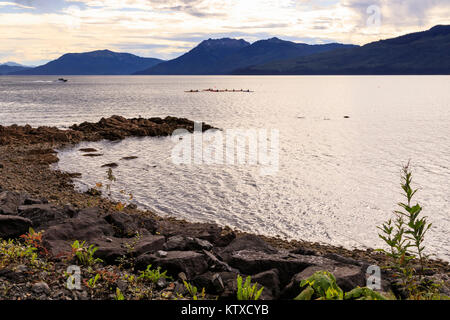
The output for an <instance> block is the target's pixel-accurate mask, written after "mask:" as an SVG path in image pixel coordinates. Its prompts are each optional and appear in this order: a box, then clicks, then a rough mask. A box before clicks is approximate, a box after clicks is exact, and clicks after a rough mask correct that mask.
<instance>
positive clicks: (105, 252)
mask: <svg viewBox="0 0 450 320" xmlns="http://www.w3.org/2000/svg"><path fill="white" fill-rule="evenodd" d="M91 244H92V245H94V246H96V247H97V251H95V254H94V255H95V257H96V258H99V259H102V260H103V261H104V262H106V263H108V264H116V263H118V258H121V257H124V256H126V255H127V252H128V251H127V248H126V246H125V242H124V239H120V238H114V237H109V238H100V239H94V240H92V242H91V243H89V245H91Z"/></svg>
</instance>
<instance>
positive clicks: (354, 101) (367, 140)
mask: <svg viewBox="0 0 450 320" xmlns="http://www.w3.org/2000/svg"><path fill="white" fill-rule="evenodd" d="M52 80H53V79H51V78H50V79H49V77H1V78H0V123H1V124H3V125H5V124H11V123H18V124H24V123H30V124H32V125H43V124H46V125H57V126H60V127H64V126H68V125H70V124H73V123H79V122H82V121H98V120H99V119H100V118H101V117H103V116H109V115H112V114H120V115H123V116H126V117H138V116H139V115H141V116H143V117H151V116H166V115H174V116H181V117H187V118H190V119H193V120H199V121H205V122H207V123H210V124H212V125H214V126H216V127H220V128H223V129H228V128H244V129H248V128H264V129H278V130H279V132H280V138H279V139H280V155H279V171H278V173H277V174H276V175H273V176H261V175H259V174H258V168H257V167H255V166H225V165H208V166H206V165H191V166H186V165H181V166H177V165H174V164H173V163H172V162H171V158H170V156H171V150H172V147H173V142H172V141H171V140H170V139H169V138H139V139H138V138H131V139H126V140H124V141H122V142H96V143H83V144H82V146H77V147H76V148H75V149H73V150H63V151H61V152H60V155H59V156H60V159H61V161H60V163H59V164H58V167H59V168H60V169H62V170H69V171H75V172H81V173H82V174H83V176H82V178H81V179H80V180H78V181H77V185H78V186H79V187H80V188H84V187H87V186H90V187H92V186H93V185H94V184H95V182H99V181H103V182H104V179H105V171H106V170H105V168H101V165H103V164H106V163H110V162H116V163H118V164H119V166H118V168H116V169H114V174H115V175H116V176H117V178H118V179H117V182H116V186H115V187H114V190H115V191H116V193H115V195H116V197H120V193H119V192H118V191H119V190H121V189H125V190H126V191H127V192H131V193H133V195H134V199H135V200H134V201H135V202H136V203H137V204H139V205H140V206H142V207H144V208H149V209H152V210H154V211H156V212H158V213H160V214H166V215H172V216H175V217H179V218H185V219H188V220H193V221H194V220H195V221H214V222H218V223H220V224H224V225H230V226H231V227H235V228H239V229H243V230H246V231H251V232H257V233H263V234H267V235H274V236H282V237H286V238H290V239H304V240H310V241H321V242H326V243H332V244H335V245H344V246H349V247H350V246H368V247H375V246H380V245H382V243H381V241H379V239H378V237H377V233H378V231H377V229H376V225H379V224H380V223H381V222H382V221H384V220H385V219H386V218H387V217H388V216H389V215H390V214H391V212H392V210H394V209H396V208H395V204H396V203H397V202H399V201H400V200H402V196H401V189H400V187H399V184H400V169H401V164H402V163H405V162H406V161H408V160H409V159H411V160H412V163H413V166H414V178H415V183H416V184H417V185H418V186H419V187H420V188H421V190H420V191H419V193H418V195H417V200H419V201H420V202H421V204H422V205H423V207H424V214H425V215H428V216H429V218H430V220H431V221H432V222H433V223H434V224H433V228H432V230H431V231H430V234H429V239H428V243H427V244H428V246H429V247H430V248H431V252H433V253H437V254H438V256H439V257H441V258H445V259H447V260H449V259H450V245H449V242H448V236H447V233H448V231H449V229H450V212H449V210H448V208H449V207H450V206H449V204H450V201H449V198H448V194H449V191H450V186H449V183H448V181H449V178H450V171H449V168H450V135H449V133H450V132H449V126H448V122H449V119H450V92H449V91H448V87H450V86H449V85H450V77H208V76H206V77H69V82H67V83H66V84H62V83H53V82H48V83H44V82H42V83H38V82H36V81H52ZM211 87H217V88H231V89H232V88H236V89H240V88H245V89H247V88H249V89H251V90H253V91H254V92H252V93H239V92H238V93H220V92H219V93H215V92H214V93H213V92H199V93H185V92H184V91H186V90H190V89H203V88H211ZM81 147H94V148H96V149H99V150H101V153H103V154H104V156H103V157H95V158H90V157H83V156H82V153H81V152H79V151H78V149H79V148H81ZM126 156H138V158H137V159H134V160H129V161H126V160H120V159H121V158H122V157H126Z"/></svg>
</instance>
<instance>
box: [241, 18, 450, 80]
mask: <svg viewBox="0 0 450 320" xmlns="http://www.w3.org/2000/svg"><path fill="white" fill-rule="evenodd" d="M233 74H243V75H253V74H258V75H276V74H283V75H289V74H292V75H302V74H305V75H314V74H316V75H323V74H327V75H347V74H349V75H352V74H354V75H373V74H374V75H391V74H392V75H394V74H406V75H407V74H418V75H421V74H450V26H448V25H446V26H443V25H440V26H435V27H433V28H431V29H430V30H428V31H424V32H417V33H411V34H407V35H404V36H401V37H397V38H393V39H388V40H381V41H377V42H372V43H369V44H366V45H364V46H362V47H357V48H349V49H338V50H335V51H329V52H325V53H319V54H314V55H309V56H305V57H298V58H293V59H287V60H281V61H272V62H268V63H265V64H258V65H254V66H250V67H245V68H241V69H238V70H235V71H234V72H233Z"/></svg>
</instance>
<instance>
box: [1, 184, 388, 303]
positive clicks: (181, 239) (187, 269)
mask: <svg viewBox="0 0 450 320" xmlns="http://www.w3.org/2000/svg"><path fill="white" fill-rule="evenodd" d="M29 227H32V228H33V229H34V230H35V232H40V231H43V233H42V234H43V237H42V244H43V246H44V247H45V250H46V251H47V252H48V259H50V260H52V261H55V262H58V261H59V262H61V261H62V260H63V258H64V257H65V256H66V255H67V254H68V252H70V251H71V245H72V244H73V243H74V241H76V240H78V241H80V242H81V241H86V243H88V244H93V245H95V246H96V247H98V250H97V251H96V252H95V255H94V256H95V257H96V258H100V259H102V260H103V265H105V266H117V265H118V264H120V263H121V261H123V259H127V261H133V263H131V264H130V272H132V273H135V274H138V273H139V271H142V270H145V269H146V268H147V266H148V265H152V267H154V268H157V267H161V269H162V270H167V271H168V275H170V276H172V277H173V278H174V281H175V286H174V288H176V287H180V286H182V285H183V283H182V281H183V280H186V281H188V282H191V283H192V284H194V285H196V286H198V287H200V288H203V287H204V288H205V289H206V290H207V292H208V294H212V295H217V296H219V297H220V298H222V299H233V298H234V297H235V294H236V278H237V275H243V276H246V275H251V276H252V278H253V279H254V280H256V281H258V283H259V284H260V285H262V286H264V287H265V290H264V295H263V298H264V299H278V298H280V297H283V298H286V299H292V298H294V297H295V296H296V295H297V294H298V293H299V292H298V291H299V287H298V283H299V281H300V279H301V277H302V274H305V275H306V274H308V275H309V274H310V272H308V270H310V269H311V268H314V269H330V268H331V269H332V270H334V271H337V272H336V276H337V280H338V282H339V283H340V284H343V285H344V286H345V285H347V287H350V286H357V285H359V286H365V284H366V276H365V266H366V264H364V263H350V264H349V263H342V262H340V261H338V260H333V259H330V258H326V257H323V256H321V255H319V254H317V255H315V253H312V254H309V255H303V254H298V253H294V252H298V250H294V251H288V250H282V249H276V248H274V247H273V246H271V245H270V244H268V243H266V242H265V241H264V240H263V239H261V238H260V237H258V236H256V235H242V236H239V237H236V234H235V233H234V232H233V231H231V230H229V229H224V228H220V227H218V226H214V225H208V224H191V225H190V227H187V228H180V229H179V230H176V231H174V229H173V228H166V227H165V223H164V222H161V223H160V222H158V221H157V220H155V219H153V218H151V217H146V216H143V215H128V214H126V213H123V212H120V211H113V212H109V213H104V212H102V210H100V209H99V208H96V207H93V208H87V209H74V208H73V207H71V206H65V207H58V206H55V205H52V204H49V203H47V201H46V200H45V199H41V200H37V199H33V200H31V199H30V197H29V195H27V194H25V193H17V192H11V191H7V190H2V191H1V192H0V238H2V239H17V238H19V237H20V236H21V235H22V234H24V233H27V232H28V228H29ZM137 235H139V236H137ZM310 253H311V252H310ZM16 267H17V266H15V267H14V268H11V270H10V271H11V272H17V271H16V270H14V269H16ZM10 276H11V273H10V272H6V271H5V270H3V271H2V272H0V284H1V283H2V281H5V280H6V279H8V277H10ZM21 277H22V278H21V280H20V281H19V282H25V283H26V282H30V281H31V282H34V281H33V275H32V274H31V273H23V274H22V275H21ZM36 280H38V279H36ZM41 280H42V279H41ZM46 280H47V281H45V283H46V284H48V285H49V287H50V290H46V291H45V292H44V293H45V296H46V298H52V299H53V298H55V297H54V296H53V294H54V293H56V292H59V291H61V289H64V287H59V288H57V286H58V285H61V283H58V282H56V283H55V282H52V281H50V280H48V279H46ZM16 285H19V283H16ZM33 288H34V287H33ZM385 289H388V288H385ZM33 292H36V290H34V291H33V290H30V293H32V294H34V293H33ZM39 294H40V295H42V292H39Z"/></svg>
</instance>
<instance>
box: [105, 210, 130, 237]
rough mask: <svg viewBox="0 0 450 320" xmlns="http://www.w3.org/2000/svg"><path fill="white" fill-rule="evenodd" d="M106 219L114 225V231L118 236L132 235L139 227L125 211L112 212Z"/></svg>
mask: <svg viewBox="0 0 450 320" xmlns="http://www.w3.org/2000/svg"><path fill="white" fill-rule="evenodd" d="M104 219H105V220H106V221H107V222H108V223H109V224H111V225H112V226H113V227H114V233H115V235H116V236H118V237H132V236H134V235H135V234H136V231H137V229H138V225H137V223H136V222H135V220H134V219H133V218H132V217H131V216H130V215H128V214H126V213H124V212H113V213H110V214H108V215H107V216H105V218H104Z"/></svg>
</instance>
